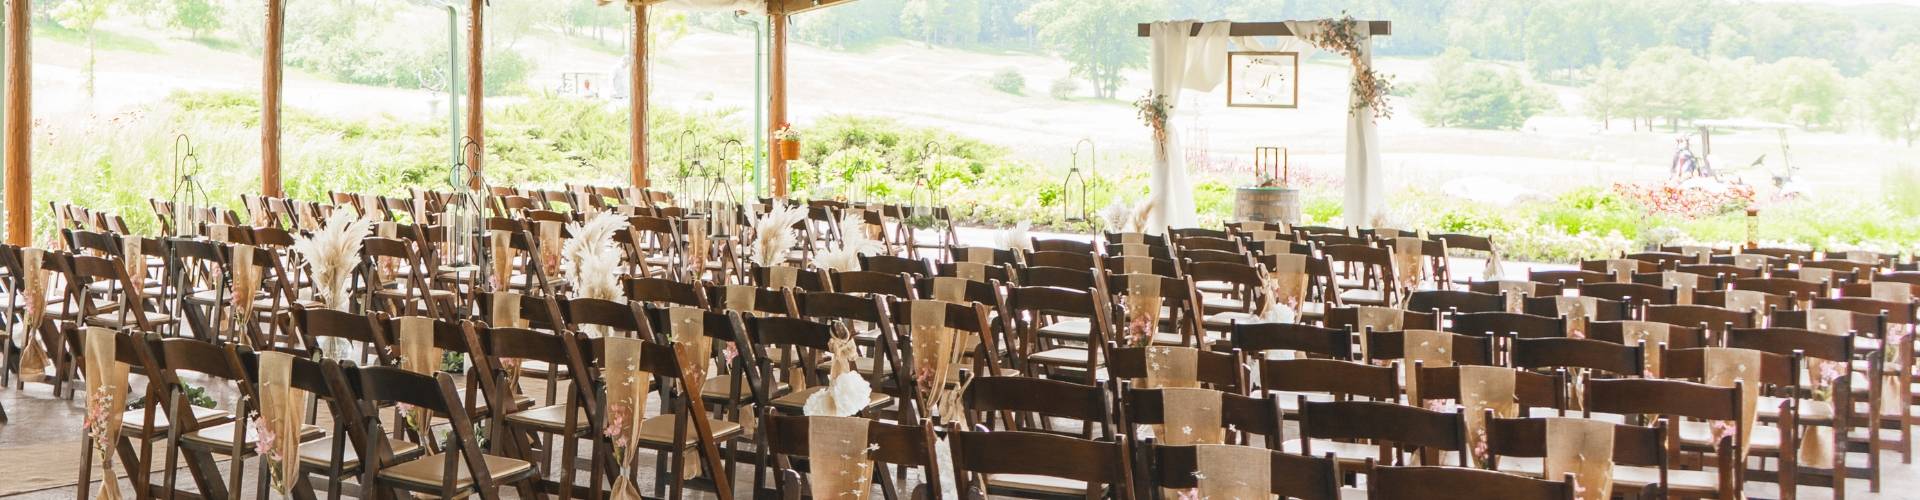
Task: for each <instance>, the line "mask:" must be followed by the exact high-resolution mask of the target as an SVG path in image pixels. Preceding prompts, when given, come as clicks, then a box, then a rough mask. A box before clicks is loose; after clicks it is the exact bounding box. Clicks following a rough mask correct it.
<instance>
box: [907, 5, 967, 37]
mask: <svg viewBox="0 0 1920 500" xmlns="http://www.w3.org/2000/svg"><path fill="white" fill-rule="evenodd" d="M900 27H901V29H902V30H904V31H905V32H906V33H908V34H910V35H913V36H915V37H917V38H919V39H920V42H921V43H925V44H927V45H930V46H931V45H935V44H939V45H961V44H967V43H973V42H976V41H978V40H979V39H980V2H978V1H977V0H907V4H906V6H905V7H904V8H902V9H901V10H900Z"/></svg>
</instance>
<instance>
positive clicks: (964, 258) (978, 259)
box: [957, 247, 994, 264]
mask: <svg viewBox="0 0 1920 500" xmlns="http://www.w3.org/2000/svg"><path fill="white" fill-rule="evenodd" d="M993 253H994V252H993V249H991V248H986V247H969V248H967V249H966V251H965V252H960V255H958V256H957V257H959V258H960V262H972V263H976V264H992V263H993Z"/></svg>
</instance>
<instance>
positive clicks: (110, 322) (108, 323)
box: [87, 311, 173, 329]
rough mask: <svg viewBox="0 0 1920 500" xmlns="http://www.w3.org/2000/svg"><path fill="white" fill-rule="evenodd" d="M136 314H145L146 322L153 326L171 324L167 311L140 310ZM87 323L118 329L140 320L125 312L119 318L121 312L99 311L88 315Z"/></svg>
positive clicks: (135, 323)
mask: <svg viewBox="0 0 1920 500" xmlns="http://www.w3.org/2000/svg"><path fill="white" fill-rule="evenodd" d="M138 314H139V315H140V316H145V319H146V320H147V324H149V325H153V326H154V327H164V326H167V325H170V324H173V315H170V314H167V313H160V312H153V311H140V312H139V313H138ZM87 324H89V325H95V326H101V327H106V328H112V329H120V328H127V327H131V326H138V325H139V324H140V320H139V319H136V318H134V315H133V314H127V315H126V317H125V318H121V314H120V313H119V312H107V313H100V314H95V315H92V316H88V317H87Z"/></svg>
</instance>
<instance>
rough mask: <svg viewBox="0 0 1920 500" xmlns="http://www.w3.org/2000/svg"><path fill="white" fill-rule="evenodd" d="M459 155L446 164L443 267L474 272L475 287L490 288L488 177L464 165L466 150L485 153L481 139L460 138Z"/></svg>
mask: <svg viewBox="0 0 1920 500" xmlns="http://www.w3.org/2000/svg"><path fill="white" fill-rule="evenodd" d="M460 153H461V154H460V156H459V158H458V159H457V160H456V161H454V163H453V165H451V166H450V167H448V168H447V187H448V188H449V189H450V190H451V191H452V193H453V197H452V199H451V200H450V201H449V202H448V203H447V213H446V215H445V219H444V222H443V223H444V224H447V244H448V246H449V248H448V252H447V254H448V257H449V258H448V260H447V262H446V264H445V269H446V270H448V271H453V272H472V273H474V286H473V289H474V290H475V291H479V290H482V289H487V290H489V291H491V287H492V283H493V280H492V279H491V278H492V276H489V275H488V273H491V272H492V271H493V266H491V265H489V264H490V263H489V262H487V259H488V258H490V257H491V256H490V255H487V254H488V252H487V246H486V243H487V242H486V239H487V228H486V225H485V224H484V223H483V222H484V221H485V220H486V219H485V217H486V203H485V200H487V199H488V196H489V189H488V186H487V179H486V177H485V176H483V175H481V174H480V172H475V171H473V169H472V168H470V167H469V166H468V165H467V158H469V156H468V155H469V154H472V155H475V156H474V157H477V155H481V154H485V151H484V150H482V148H481V147H480V143H479V142H477V141H474V140H473V138H472V137H465V138H462V140H461V144H460Z"/></svg>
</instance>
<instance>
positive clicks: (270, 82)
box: [260, 0, 287, 197]
mask: <svg viewBox="0 0 1920 500" xmlns="http://www.w3.org/2000/svg"><path fill="white" fill-rule="evenodd" d="M286 16H287V4H286V1H285V0H267V29H266V31H265V36H264V39H263V40H262V41H261V45H262V53H261V57H260V64H261V71H260V75H261V77H260V194H261V195H265V196H274V197H278V196H282V190H281V185H280V89H281V81H282V79H281V72H282V66H281V62H280V54H281V52H282V50H281V49H282V40H283V38H284V37H283V35H282V33H284V32H285V29H284V27H285V26H286Z"/></svg>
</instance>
